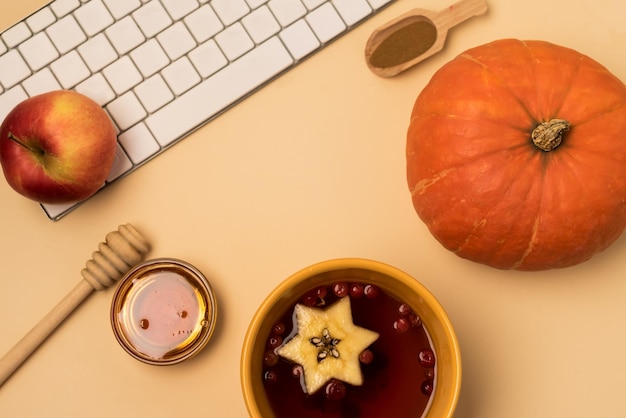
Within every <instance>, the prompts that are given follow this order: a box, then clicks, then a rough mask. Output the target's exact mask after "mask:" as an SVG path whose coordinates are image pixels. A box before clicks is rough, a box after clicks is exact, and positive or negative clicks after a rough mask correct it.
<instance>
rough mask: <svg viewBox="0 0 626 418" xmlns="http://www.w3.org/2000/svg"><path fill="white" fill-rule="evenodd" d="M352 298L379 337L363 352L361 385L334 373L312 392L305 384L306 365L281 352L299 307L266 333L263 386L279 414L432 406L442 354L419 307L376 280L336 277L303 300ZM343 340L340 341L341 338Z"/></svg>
mask: <svg viewBox="0 0 626 418" xmlns="http://www.w3.org/2000/svg"><path fill="white" fill-rule="evenodd" d="M343 297H348V298H350V304H351V308H352V320H353V322H354V324H355V325H358V326H359V327H363V328H367V329H369V330H371V331H375V332H377V333H378V334H379V338H378V339H377V340H376V341H375V342H374V343H373V344H371V345H370V346H369V347H368V348H367V349H365V350H363V352H361V354H360V355H359V362H360V366H361V371H362V373H363V384H362V385H360V386H354V385H350V384H348V383H345V382H342V381H341V380H337V379H330V380H329V381H328V382H327V383H326V384H325V385H324V386H323V387H322V388H320V389H319V390H317V391H316V392H315V393H313V394H307V393H306V389H305V387H304V384H303V373H304V371H303V368H302V366H300V365H298V364H295V363H293V362H291V361H288V360H286V359H284V358H282V357H280V356H278V355H277V354H276V350H277V342H278V341H280V342H281V343H282V342H288V341H289V339H290V338H292V337H293V335H294V334H296V333H297V331H298V330H297V329H294V324H295V318H294V317H293V316H294V315H293V312H294V307H295V304H294V306H292V307H291V309H289V310H288V311H287V312H285V313H284V315H283V316H282V318H281V319H280V321H279V322H278V323H277V324H276V325H275V326H274V327H273V328H272V331H271V334H270V335H269V336H268V338H267V344H266V352H265V354H264V362H263V376H262V379H263V381H264V388H265V391H266V394H267V398H268V401H269V403H270V405H271V407H272V410H273V412H274V415H275V416H276V418H293V417H298V418H380V417H395V418H404V417H407V418H413V417H419V416H421V415H422V414H423V413H424V411H425V410H426V409H427V407H428V404H429V400H430V395H431V393H432V391H433V389H434V386H435V383H436V377H435V361H436V356H435V353H434V351H433V348H432V346H431V344H430V339H429V337H428V334H427V332H426V330H425V329H424V327H423V325H422V322H421V320H420V318H419V312H414V311H413V310H412V309H411V308H410V307H409V306H408V305H407V304H405V303H403V302H402V301H399V300H397V299H395V298H393V297H391V296H390V295H387V294H386V293H385V292H384V291H382V290H381V289H379V288H378V287H376V286H375V285H372V284H362V283H358V282H337V283H334V284H331V285H329V286H324V287H321V288H316V289H313V290H311V291H310V292H307V293H306V294H305V295H303V296H302V297H301V298H300V301H299V303H301V304H303V305H305V306H310V307H318V308H321V309H325V308H326V307H327V306H330V305H332V304H333V303H334V302H336V301H337V300H339V299H340V298H343ZM339 344H340V343H339Z"/></svg>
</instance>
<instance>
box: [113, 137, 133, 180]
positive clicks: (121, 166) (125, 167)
mask: <svg viewBox="0 0 626 418" xmlns="http://www.w3.org/2000/svg"><path fill="white" fill-rule="evenodd" d="M131 168H133V163H132V162H131V161H130V159H129V158H128V156H127V155H126V153H125V152H124V150H123V149H122V147H121V146H120V144H117V148H116V149H115V158H114V159H113V166H112V167H111V171H109V176H108V177H107V182H109V183H110V182H112V181H113V180H115V179H117V178H119V177H120V176H122V175H123V174H124V173H126V172H128V171H129V170H130V169H131Z"/></svg>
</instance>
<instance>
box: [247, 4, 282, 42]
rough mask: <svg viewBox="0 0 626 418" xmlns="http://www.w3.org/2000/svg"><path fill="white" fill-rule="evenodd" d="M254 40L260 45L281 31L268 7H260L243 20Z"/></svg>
mask: <svg viewBox="0 0 626 418" xmlns="http://www.w3.org/2000/svg"><path fill="white" fill-rule="evenodd" d="M241 23H243V26H244V27H245V28H246V30H247V31H248V33H249V34H250V37H251V38H252V40H253V41H254V42H255V43H257V44H260V43H261V42H263V41H265V40H266V39H268V38H270V37H271V36H273V35H275V34H277V33H278V31H280V29H281V28H280V25H279V24H278V22H277V21H276V19H275V18H274V15H273V14H272V13H271V12H270V9H268V8H267V6H263V7H259V8H258V9H256V10H254V11H253V12H252V13H250V14H249V15H248V16H246V17H244V18H243V19H241Z"/></svg>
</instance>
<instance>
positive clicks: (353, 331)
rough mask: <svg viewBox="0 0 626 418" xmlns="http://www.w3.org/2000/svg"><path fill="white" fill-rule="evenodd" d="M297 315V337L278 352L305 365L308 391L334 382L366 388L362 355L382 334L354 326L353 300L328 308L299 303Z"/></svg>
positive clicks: (282, 346) (295, 311) (339, 301)
mask: <svg viewBox="0 0 626 418" xmlns="http://www.w3.org/2000/svg"><path fill="white" fill-rule="evenodd" d="M294 314H295V321H296V324H295V325H296V330H297V334H296V335H295V336H294V337H293V338H291V339H290V340H288V341H286V342H285V343H283V345H281V346H280V347H279V348H278V349H277V350H276V352H277V353H278V355H280V356H281V357H283V358H286V359H288V360H290V361H292V362H294V363H297V364H300V365H301V366H302V368H303V370H304V383H305V389H306V392H307V393H308V394H312V393H314V392H316V391H317V390H318V389H319V388H321V387H322V386H324V384H326V382H328V381H329V380H330V379H338V380H341V381H343V382H345V383H349V384H351V385H355V386H360V385H362V384H363V374H362V372H361V364H360V362H359V355H360V354H361V352H362V351H363V350H365V349H366V348H367V347H369V346H370V345H371V344H372V343H373V342H374V341H376V340H377V339H378V336H379V335H378V333H377V332H374V331H371V330H368V329H366V328H363V327H359V326H357V325H355V324H354V322H353V319H352V309H351V305H350V298H349V297H343V298H341V299H339V300H338V301H337V302H335V303H333V304H332V305H331V306H330V307H328V308H326V309H320V308H312V307H307V306H305V305H302V304H297V305H296V306H295V308H294Z"/></svg>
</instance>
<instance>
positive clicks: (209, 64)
mask: <svg viewBox="0 0 626 418" xmlns="http://www.w3.org/2000/svg"><path fill="white" fill-rule="evenodd" d="M189 59H190V60H191V63H192V64H193V66H194V67H196V70H197V71H198V73H199V74H200V76H201V77H202V78H207V77H208V76H210V75H211V74H213V73H214V72H216V71H217V70H219V69H220V68H222V67H224V66H225V65H226V64H228V60H227V59H226V57H225V56H224V54H223V53H222V50H221V49H220V48H219V47H218V46H217V44H216V43H215V41H214V40H213V39H211V40H209V41H207V42H205V43H204V44H202V45H200V46H199V47H197V48H196V49H194V50H193V51H191V52H190V53H189Z"/></svg>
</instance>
